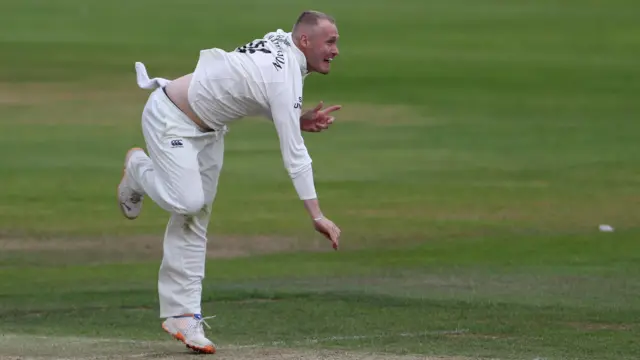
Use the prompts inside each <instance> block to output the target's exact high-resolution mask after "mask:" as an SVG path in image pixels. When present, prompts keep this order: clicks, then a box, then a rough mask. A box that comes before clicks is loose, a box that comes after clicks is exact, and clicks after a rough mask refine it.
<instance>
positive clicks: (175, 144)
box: [127, 88, 227, 318]
mask: <svg viewBox="0 0 640 360" xmlns="http://www.w3.org/2000/svg"><path fill="white" fill-rule="evenodd" d="M142 131H143V135H144V139H145V142H146V145H147V152H148V153H149V154H148V156H147V155H145V154H143V153H142V152H138V153H135V155H134V156H133V157H132V158H131V160H130V163H129V166H128V168H127V171H128V174H129V175H130V178H131V179H133V182H134V184H133V185H134V189H135V190H136V191H139V192H141V193H143V194H145V195H146V196H147V197H148V198H151V199H152V200H153V201H154V202H155V203H156V204H158V205H159V206H160V207H161V208H163V209H164V210H166V211H168V212H170V213H171V218H170V219H169V223H168V224H167V227H166V231H165V235H164V243H163V257H162V263H161V265H160V271H159V274H158V295H159V301H160V317H161V318H166V317H171V316H178V315H182V314H191V313H195V314H200V313H201V309H200V305H201V295H202V280H203V279H204V270H205V258H206V247H207V227H208V224H209V217H210V214H211V206H212V205H213V201H214V199H215V196H216V192H217V187H218V177H219V175H220V171H221V169H222V160H223V154H224V134H225V133H226V131H227V130H226V128H224V129H219V130H216V131H213V132H212V131H210V132H204V131H202V130H201V129H200V128H199V127H198V126H197V125H195V124H194V123H193V122H192V121H191V120H190V119H189V118H188V117H187V116H186V115H185V114H184V113H183V112H182V111H180V109H178V107H176V106H175V105H174V104H173V102H171V100H170V99H169V98H168V97H167V95H166V94H165V92H164V90H163V89H162V88H158V89H156V90H155V91H154V92H153V93H152V94H151V95H150V96H149V100H148V101H147V104H146V105H145V108H144V111H143V113H142Z"/></svg>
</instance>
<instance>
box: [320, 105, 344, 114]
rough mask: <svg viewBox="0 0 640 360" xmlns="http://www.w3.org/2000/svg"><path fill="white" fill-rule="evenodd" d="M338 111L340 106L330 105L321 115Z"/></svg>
mask: <svg viewBox="0 0 640 360" xmlns="http://www.w3.org/2000/svg"><path fill="white" fill-rule="evenodd" d="M340 109H342V105H332V106H329V107H328V108H326V109H324V110H322V111H321V113H323V114H329V113H332V112H334V111H338V110H340Z"/></svg>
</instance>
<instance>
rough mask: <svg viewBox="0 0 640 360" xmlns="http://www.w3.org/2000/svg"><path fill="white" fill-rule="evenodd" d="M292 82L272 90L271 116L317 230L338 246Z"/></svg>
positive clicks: (282, 150)
mask: <svg viewBox="0 0 640 360" xmlns="http://www.w3.org/2000/svg"><path fill="white" fill-rule="evenodd" d="M296 95H297V94H294V90H293V89H291V87H289V86H278V87H276V88H275V89H272V91H271V92H270V96H269V98H270V105H271V117H272V119H273V123H274V125H275V128H276V131H277V132H278V138H279V139H280V150H281V153H282V159H283V162H284V166H285V168H286V169H287V172H288V173H289V176H290V177H291V179H292V181H293V185H294V187H295V189H296V192H297V193H298V196H299V197H300V200H302V201H303V203H304V207H305V209H306V210H307V213H308V214H309V217H310V218H311V220H312V221H313V226H314V228H315V229H316V231H318V232H320V233H322V234H323V235H324V236H326V237H327V238H328V239H329V240H330V241H331V242H332V244H333V248H334V249H337V248H338V243H339V237H340V229H339V228H338V227H337V226H336V225H335V224H334V223H333V222H331V220H329V219H327V218H325V217H324V215H323V213H322V210H321V209H320V205H319V202H318V197H317V194H316V191H315V185H314V179H313V168H312V166H311V157H310V156H309V153H308V151H307V148H306V146H305V144H304V139H303V137H302V132H301V129H300V109H299V108H298V107H296V106H295V105H296V104H295V100H294V99H298V98H299V96H296Z"/></svg>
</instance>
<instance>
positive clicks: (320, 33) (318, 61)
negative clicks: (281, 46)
mask: <svg viewBox="0 0 640 360" xmlns="http://www.w3.org/2000/svg"><path fill="white" fill-rule="evenodd" d="M338 37H339V35H338V29H337V28H336V26H335V24H332V23H331V22H330V21H328V20H320V21H318V24H317V25H316V26H314V27H313V28H312V29H310V30H309V33H308V34H307V35H306V36H305V35H303V36H302V38H301V45H302V46H301V47H302V48H301V50H302V52H303V53H304V55H305V56H306V58H307V70H309V72H312V71H313V72H317V73H320V74H328V73H329V71H330V70H331V61H332V60H333V59H334V58H335V57H336V56H338Z"/></svg>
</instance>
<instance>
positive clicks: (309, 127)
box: [300, 101, 342, 132]
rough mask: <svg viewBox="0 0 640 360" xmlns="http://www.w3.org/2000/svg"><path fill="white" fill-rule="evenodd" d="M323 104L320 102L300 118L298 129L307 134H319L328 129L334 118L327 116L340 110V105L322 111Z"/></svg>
mask: <svg viewBox="0 0 640 360" xmlns="http://www.w3.org/2000/svg"><path fill="white" fill-rule="evenodd" d="M322 105H324V102H322V101H321V102H320V103H319V104H318V106H316V107H315V109H312V110H308V111H306V112H305V113H304V114H302V116H300V129H301V130H302V131H307V132H320V131H322V130H326V129H328V128H329V125H331V124H332V123H333V121H334V120H335V117H333V116H331V115H329V114H331V113H332V112H334V111H337V110H340V109H342V105H333V106H329V107H328V108H326V109H324V110H322Z"/></svg>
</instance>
